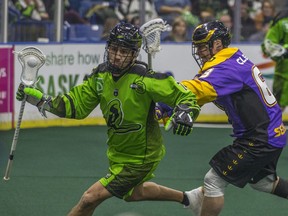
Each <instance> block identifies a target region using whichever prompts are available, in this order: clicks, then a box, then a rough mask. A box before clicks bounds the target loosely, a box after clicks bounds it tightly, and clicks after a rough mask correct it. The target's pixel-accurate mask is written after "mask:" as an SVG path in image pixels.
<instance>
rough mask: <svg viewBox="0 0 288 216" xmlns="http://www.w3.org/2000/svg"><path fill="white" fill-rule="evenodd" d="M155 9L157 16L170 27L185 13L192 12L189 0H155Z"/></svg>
mask: <svg viewBox="0 0 288 216" xmlns="http://www.w3.org/2000/svg"><path fill="white" fill-rule="evenodd" d="M155 8H156V12H157V13H158V16H160V17H161V18H162V19H163V20H165V21H167V23H168V24H170V25H172V23H173V21H174V19H175V18H176V17H178V16H179V15H182V14H184V13H185V12H190V13H191V10H192V6H191V1H190V0H174V1H170V0H155Z"/></svg>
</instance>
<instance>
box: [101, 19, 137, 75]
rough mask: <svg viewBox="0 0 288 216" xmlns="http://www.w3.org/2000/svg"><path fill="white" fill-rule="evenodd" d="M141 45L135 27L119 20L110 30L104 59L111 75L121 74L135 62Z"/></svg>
mask: <svg viewBox="0 0 288 216" xmlns="http://www.w3.org/2000/svg"><path fill="white" fill-rule="evenodd" d="M141 45H142V36H141V34H140V31H139V29H138V28H137V27H135V26H133V25H131V24H128V23H123V22H121V23H120V24H118V25H116V26H115V27H114V28H113V29H112V30H111V32H110V35H109V38H108V40H107V44H106V48H105V54H104V60H105V62H106V64H107V65H108V68H109V70H110V71H111V73H112V74H113V75H117V76H119V75H121V74H123V73H124V72H125V71H127V70H128V69H129V68H130V67H132V65H133V64H134V63H135V61H136V59H137V57H138V54H139V52H140V48H141Z"/></svg>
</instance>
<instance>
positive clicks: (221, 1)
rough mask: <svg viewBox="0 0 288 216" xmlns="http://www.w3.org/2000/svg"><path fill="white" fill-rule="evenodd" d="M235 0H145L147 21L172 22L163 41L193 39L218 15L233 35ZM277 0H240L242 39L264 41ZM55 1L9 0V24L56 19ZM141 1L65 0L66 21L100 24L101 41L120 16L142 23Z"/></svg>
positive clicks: (79, 23)
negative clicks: (156, 19)
mask: <svg viewBox="0 0 288 216" xmlns="http://www.w3.org/2000/svg"><path fill="white" fill-rule="evenodd" d="M235 1H236V0H173V1H171V0H146V1H144V4H145V21H149V20H151V19H154V18H157V17H160V18H162V19H163V20H165V21H166V22H167V23H168V24H169V25H170V27H171V28H170V30H171V31H170V32H168V33H165V34H163V37H162V40H163V41H174V42H185V41H190V40H191V39H190V37H191V34H192V32H193V29H194V28H195V26H197V25H198V24H200V23H205V22H208V21H211V20H215V19H219V20H220V21H222V22H223V23H224V24H225V25H226V26H227V27H228V28H229V29H230V30H231V33H232V35H233V30H234V29H233V27H234V26H233V18H234V10H235V7H234V6H235ZM276 1H277V0H253V1H252V0H242V1H241V12H240V14H241V15H240V16H241V31H240V32H241V33H240V34H241V35H240V40H241V41H243V42H262V40H263V39H264V36H265V34H266V31H267V29H268V26H269V23H270V21H271V20H272V19H273V17H274V16H275V13H276V7H275V4H276V3H275V2H276ZM55 2H56V1H55V0H10V1H9V11H13V13H12V12H10V13H9V24H13V23H14V22H15V21H17V20H23V19H25V20H34V21H35V20H37V21H47V20H48V21H49V20H50V21H53V19H54V11H55ZM140 2H141V1H140V0H110V1H100V0H64V8H65V11H64V22H65V23H68V24H69V27H70V26H74V25H76V26H77V25H86V26H90V27H91V28H92V30H93V26H95V25H98V26H99V28H97V31H101V33H99V32H97V37H99V41H103V40H105V39H106V36H107V34H108V33H109V31H110V29H111V28H112V27H113V26H114V25H115V24H116V23H117V22H119V21H121V20H124V21H126V22H130V23H133V24H134V25H141V20H140V16H139V14H140V13H139V11H140ZM141 9H142V8H141ZM15 11H16V12H15ZM15 14H16V15H15ZM75 29H76V28H75ZM94 29H95V28H94ZM73 31H76V30H73ZM71 32H72V31H71ZM71 32H69V34H70V33H71ZM71 34H72V35H71V37H69V38H70V39H71V38H73V37H72V36H73V33H71ZM81 34H82V33H81ZM75 35H76V34H75V33H74V36H75ZM75 37H76V36H75Z"/></svg>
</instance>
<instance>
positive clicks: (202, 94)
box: [181, 48, 238, 106]
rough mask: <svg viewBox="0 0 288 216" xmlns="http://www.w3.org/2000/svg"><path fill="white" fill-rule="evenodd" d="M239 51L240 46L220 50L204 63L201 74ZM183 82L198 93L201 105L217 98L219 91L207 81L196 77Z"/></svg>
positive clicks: (198, 100) (198, 101) (197, 96)
mask: <svg viewBox="0 0 288 216" xmlns="http://www.w3.org/2000/svg"><path fill="white" fill-rule="evenodd" d="M237 51H238V48H225V49H223V50H221V51H219V52H218V53H216V54H215V55H214V56H213V57H212V58H211V59H210V60H209V61H207V62H206V63H205V64H204V66H203V68H202V70H200V71H199V74H201V73H202V72H203V71H204V72H205V71H206V70H208V69H209V68H212V67H214V66H216V65H218V64H221V63H222V62H224V61H226V60H227V59H229V58H231V56H232V55H234V54H235V53H236V52H237ZM181 83H182V84H183V85H185V86H186V87H187V88H188V89H190V90H191V91H192V92H193V93H194V94H195V95H196V99H197V103H198V104H199V105H200V106H202V105H204V104H205V103H209V102H212V101H214V100H216V98H217V92H216V91H215V89H214V87H213V86H212V85H210V84H209V83H208V82H206V81H201V80H199V79H197V78H194V79H193V80H183V81H182V82H181Z"/></svg>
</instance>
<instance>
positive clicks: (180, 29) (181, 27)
mask: <svg viewBox="0 0 288 216" xmlns="http://www.w3.org/2000/svg"><path fill="white" fill-rule="evenodd" d="M163 41H174V42H185V41H188V38H187V23H186V22H185V20H184V19H183V18H182V17H181V16H178V17H176V18H175V20H174V21H173V24H172V30H171V32H170V34H169V35H167V36H166V37H165V38H164V39H163Z"/></svg>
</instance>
